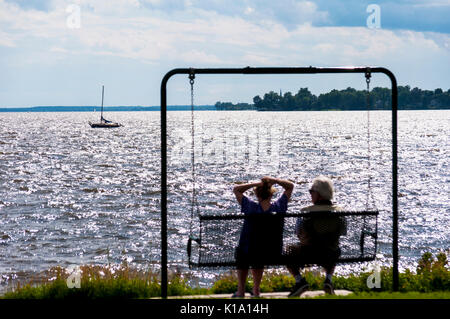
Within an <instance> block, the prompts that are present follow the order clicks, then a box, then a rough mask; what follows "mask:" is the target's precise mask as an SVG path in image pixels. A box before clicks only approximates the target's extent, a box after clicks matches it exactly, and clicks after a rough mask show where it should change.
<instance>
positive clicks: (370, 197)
mask: <svg viewBox="0 0 450 319" xmlns="http://www.w3.org/2000/svg"><path fill="white" fill-rule="evenodd" d="M365 77H366V84H367V94H366V104H367V171H368V175H369V176H368V180H367V188H368V191H367V200H366V209H369V201H370V199H372V204H373V205H374V207H375V200H374V198H373V194H372V186H371V183H372V173H371V153H372V150H371V147H370V78H371V71H370V67H368V68H367V69H366V72H365Z"/></svg>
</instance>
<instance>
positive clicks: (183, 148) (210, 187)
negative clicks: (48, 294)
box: [0, 111, 450, 289]
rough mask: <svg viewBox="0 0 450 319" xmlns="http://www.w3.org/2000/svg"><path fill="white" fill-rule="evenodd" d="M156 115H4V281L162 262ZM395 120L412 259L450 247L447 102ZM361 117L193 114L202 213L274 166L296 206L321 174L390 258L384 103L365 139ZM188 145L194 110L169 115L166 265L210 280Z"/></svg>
mask: <svg viewBox="0 0 450 319" xmlns="http://www.w3.org/2000/svg"><path fill="white" fill-rule="evenodd" d="M159 116H160V114H159V112H117V113H108V119H112V120H114V121H118V122H121V123H122V124H124V126H123V127H120V128H116V129H92V128H90V126H89V125H88V121H89V120H94V119H93V117H95V118H96V117H97V115H95V114H92V113H0V123H1V126H0V159H1V161H0V274H1V275H2V282H1V284H2V286H1V287H2V289H4V287H5V286H6V285H8V284H11V279H14V278H18V277H21V276H22V277H24V276H25V277H26V276H27V275H30V274H33V273H35V272H39V271H43V270H47V269H49V268H50V267H53V266H57V265H59V266H62V267H71V266H74V265H82V264H120V263H123V262H127V263H128V264H129V265H132V266H136V267H140V268H142V269H148V268H150V269H154V270H156V271H157V270H158V269H159V267H160V265H159V262H160V236H161V234H160V226H161V225H160V206H159V203H160V121H159ZM398 118H399V121H398V155H399V215H400V217H399V226H400V230H399V241H400V243H399V248H400V257H401V259H400V268H401V269H405V268H410V269H415V265H416V261H417V260H418V258H419V257H420V256H421V254H422V253H423V252H425V251H431V252H433V253H436V252H438V251H447V252H449V248H450V227H449V225H450V209H449V190H448V185H449V179H450V178H449V176H450V173H449V171H450V170H449V160H448V159H449V149H450V148H449V139H448V132H449V127H450V125H449V121H450V112H449V111H400V112H399V113H398ZM367 123H368V114H367V112H253V111H230V112H227V111H220V112H214V111H201V112H196V113H195V133H194V147H195V179H196V183H195V187H196V190H197V193H198V196H197V200H198V207H199V210H200V211H201V213H222V212H224V213H225V212H237V211H238V210H239V207H238V204H237V203H236V202H235V199H234V196H233V194H232V191H231V189H232V187H233V185H234V183H236V182H248V181H256V180H258V179H259V178H260V177H262V176H264V175H271V176H277V177H280V178H286V179H289V180H292V181H293V182H294V183H295V190H294V194H293V199H292V201H291V202H290V206H289V209H290V210H292V211H295V210H298V209H300V208H301V207H303V206H305V205H309V204H310V203H309V194H308V191H307V190H308V188H309V184H310V182H311V180H312V179H313V178H314V177H316V176H317V175H319V174H323V175H327V176H329V177H330V178H331V179H332V180H333V182H334V184H335V188H336V193H335V199H334V201H335V202H336V203H338V204H340V205H341V206H343V207H344V208H346V209H349V210H363V209H366V208H377V209H379V210H380V211H381V212H380V217H379V241H378V242H379V253H378V259H377V263H379V264H382V265H391V264H392V254H391V249H392V246H391V245H392V189H391V187H392V163H391V158H392V145H391V137H392V134H391V113H390V112H385V111H376V112H371V113H370V130H369V133H370V139H368V130H367ZM368 141H369V143H368ZM191 151H192V135H191V114H190V112H169V113H168V157H169V158H168V161H169V162H168V184H169V189H168V194H169V195H168V196H169V197H168V210H169V215H168V221H169V225H168V229H169V237H168V244H169V261H170V268H171V270H174V269H176V270H178V271H182V272H187V271H189V272H190V273H191V274H192V276H193V278H194V281H195V280H196V282H198V283H200V284H202V285H208V284H210V283H211V279H212V278H214V276H215V275H216V274H218V273H220V272H221V271H220V270H214V269H213V270H189V269H188V267H187V255H186V243H187V239H188V236H189V233H190V231H191V230H192V231H194V232H195V230H196V229H195V221H196V219H195V216H196V213H197V212H196V211H194V218H193V219H192V218H191V214H192V212H191V197H192V185H193V184H192V165H191ZM369 158H370V161H369V160H368V159H369ZM369 179H370V181H371V182H370V187H369V185H368V184H369V183H368V181H369ZM280 194H281V189H279V192H278V195H280ZM250 195H251V193H250ZM373 265H374V262H372V263H364V264H356V265H355V264H352V265H344V266H339V267H338V269H337V272H340V273H343V274H345V273H349V272H352V271H357V270H359V269H370V268H371V267H373Z"/></svg>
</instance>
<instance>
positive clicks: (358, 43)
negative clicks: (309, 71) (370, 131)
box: [0, 0, 450, 107]
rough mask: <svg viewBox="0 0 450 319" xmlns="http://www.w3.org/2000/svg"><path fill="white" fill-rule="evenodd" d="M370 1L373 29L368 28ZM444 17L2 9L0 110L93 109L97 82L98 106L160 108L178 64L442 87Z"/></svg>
mask: <svg viewBox="0 0 450 319" xmlns="http://www.w3.org/2000/svg"><path fill="white" fill-rule="evenodd" d="M369 4H376V5H378V6H379V8H380V28H377V29H373V28H368V26H367V22H366V21H367V18H368V17H369V15H370V14H371V13H370V12H367V11H366V8H367V6H368V5H369ZM74 6H75V8H79V22H80V24H79V28H73V26H74V24H73V23H74V21H75V22H77V20H76V19H75V20H74V19H73V18H74V17H77V16H76V15H74V14H75V13H76V12H74ZM449 16H450V1H449V0H445V1H444V0H436V1H433V0H430V1H419V0H416V1H356V0H349V1H332V0H331V1H322V0H321V1H294V0H279V1H273V0H260V1H256V0H247V1H223V0H211V1H200V0H165V1H164V0H109V1H100V0H68V1H64V0H47V1H25V0H0V68H1V70H2V71H1V72H0V107H7V106H11V107H21V106H23V107H26V106H33V105H98V104H99V103H100V101H101V98H100V97H101V94H100V92H101V85H105V93H106V97H105V104H106V105H159V102H160V97H159V89H160V83H161V79H162V77H163V76H164V74H165V73H166V72H168V71H169V70H170V69H172V68H175V67H244V66H248V65H249V66H254V67H258V66H310V65H312V66H317V67H334V66H349V65H356V66H361V65H372V66H384V67H387V68H389V69H390V70H392V71H393V72H394V74H395V75H396V77H397V80H398V82H399V84H400V85H406V84H408V85H410V86H412V87H414V86H418V87H420V88H423V89H435V88H438V87H440V88H442V89H445V90H447V89H449V88H450V72H448V70H449V69H450V22H449V21H450V19H448V17H449ZM364 85H365V82H364V79H363V78H362V76H357V75H345V76H342V75H340V76H336V75H335V76H324V75H320V76H305V75H302V76H202V77H198V78H197V81H196V94H195V96H196V102H197V103H198V104H213V103H215V102H216V101H218V100H220V101H231V102H240V101H242V102H251V101H252V98H253V96H255V95H257V94H259V95H262V94H264V93H265V92H268V91H269V90H275V91H279V90H280V89H281V90H282V91H283V92H285V91H291V92H294V93H295V92H296V91H297V90H298V89H299V88H300V87H309V88H310V90H311V91H312V92H313V93H315V94H320V93H322V92H326V91H329V90H331V89H333V88H336V89H343V88H346V87H348V86H352V87H355V88H358V89H363V88H364ZM373 85H379V86H388V85H389V82H388V81H387V79H386V78H385V77H384V76H382V75H379V76H378V75H377V76H375V77H374V79H373ZM168 88H169V103H170V104H188V103H189V96H190V95H189V91H188V89H189V85H188V81H187V79H186V78H184V77H181V76H177V77H174V78H173V79H171V81H170V82H169V87H168Z"/></svg>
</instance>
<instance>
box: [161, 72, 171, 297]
mask: <svg viewBox="0 0 450 319" xmlns="http://www.w3.org/2000/svg"><path fill="white" fill-rule="evenodd" d="M168 79H169V77H168V76H167V75H166V76H165V77H164V78H163V81H162V83H161V110H160V113H161V298H163V299H166V298H167V279H168V278H167V89H166V84H167V80H168Z"/></svg>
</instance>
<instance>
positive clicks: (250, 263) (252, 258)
mask: <svg viewBox="0 0 450 319" xmlns="http://www.w3.org/2000/svg"><path fill="white" fill-rule="evenodd" d="M280 255H281V254H280ZM234 257H235V260H236V268H237V269H249V268H252V269H263V268H264V266H265V265H268V264H270V263H271V261H273V259H272V258H270V257H268V255H267V253H264V250H262V249H260V250H257V251H252V252H251V253H249V252H246V251H244V250H243V249H241V248H240V247H237V248H236V250H235V252H234Z"/></svg>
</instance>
